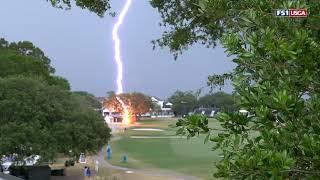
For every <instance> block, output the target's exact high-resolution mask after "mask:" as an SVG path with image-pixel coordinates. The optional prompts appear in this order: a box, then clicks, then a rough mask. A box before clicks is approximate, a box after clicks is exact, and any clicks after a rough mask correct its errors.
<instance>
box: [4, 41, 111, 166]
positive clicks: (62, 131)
mask: <svg viewBox="0 0 320 180" xmlns="http://www.w3.org/2000/svg"><path fill="white" fill-rule="evenodd" d="M0 42H2V43H0V44H2V45H1V47H2V48H1V49H0V51H1V54H0V87H1V88H0V124H1V126H0V132H1V133H0V154H1V155H9V154H14V153H15V154H17V155H18V158H19V159H23V158H25V157H27V156H30V155H35V154H36V155H40V156H41V157H42V158H43V160H54V158H55V157H56V155H57V154H58V153H64V154H66V155H70V156H78V155H79V153H80V152H88V153H94V152H96V151H98V150H99V149H100V148H101V147H102V145H104V144H106V143H107V141H108V140H109V138H110V129H109V128H108V127H107V126H106V125H105V123H104V121H103V118H102V117H101V115H100V114H99V113H97V112H95V111H94V110H93V109H92V108H91V107H89V106H88V105H87V103H88V102H87V99H85V98H83V96H81V95H75V94H72V93H71V92H70V90H69V89H70V86H69V83H68V81H67V80H65V79H63V78H60V77H57V76H53V75H52V72H51V66H50V65H48V64H47V63H48V59H46V58H45V57H46V56H45V55H44V54H42V53H41V52H42V51H41V50H40V49H38V48H35V47H34V46H33V45H32V43H27V42H25V43H23V44H27V46H26V48H22V47H21V48H20V45H19V46H10V45H8V44H9V43H6V41H5V40H3V39H2V40H0ZM3 44H7V46H4V45H3ZM11 44H14V43H11ZM17 44H19V43H17ZM12 47H15V48H12ZM17 47H19V48H17ZM28 48H29V49H38V50H36V51H37V52H38V53H36V54H37V55H36V54H33V55H31V54H32V53H31V51H29V50H26V49H28ZM17 49H24V51H22V50H19V51H18V50H17ZM22 52H25V53H22ZM30 53H31V54H30ZM41 54H42V55H41Z"/></svg>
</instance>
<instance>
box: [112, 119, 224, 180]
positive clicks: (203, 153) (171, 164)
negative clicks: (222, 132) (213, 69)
mask: <svg viewBox="0 0 320 180" xmlns="http://www.w3.org/2000/svg"><path fill="white" fill-rule="evenodd" d="M210 121H212V120H210ZM140 123H141V124H140V125H139V127H150V128H161V129H165V131H162V132H153V131H151V132H150V131H133V130H130V129H129V130H127V131H126V132H125V134H119V135H120V136H121V137H122V138H121V139H120V140H116V141H113V142H112V143H111V147H112V152H113V154H112V156H113V157H112V159H111V160H110V162H111V163H112V164H114V165H119V166H123V167H132V168H140V169H148V168H149V169H154V168H160V169H163V170H170V171H175V172H179V173H183V174H187V175H193V176H198V177H201V178H204V179H210V177H212V173H213V172H212V170H213V168H214V166H213V163H214V162H216V161H218V159H219V157H218V154H217V152H213V151H211V146H212V144H210V143H209V144H204V136H199V137H195V138H192V139H189V140H187V139H185V138H174V139H173V138H163V139H132V138H130V136H132V135H134V136H167V135H174V134H175V129H172V128H170V127H168V125H169V124H174V123H175V121H174V120H170V121H165V120H158V121H157V120H145V121H143V122H140ZM135 128H137V127H135ZM124 154H127V155H128V160H129V162H128V163H122V162H120V160H121V157H122V156H123V155H124Z"/></svg>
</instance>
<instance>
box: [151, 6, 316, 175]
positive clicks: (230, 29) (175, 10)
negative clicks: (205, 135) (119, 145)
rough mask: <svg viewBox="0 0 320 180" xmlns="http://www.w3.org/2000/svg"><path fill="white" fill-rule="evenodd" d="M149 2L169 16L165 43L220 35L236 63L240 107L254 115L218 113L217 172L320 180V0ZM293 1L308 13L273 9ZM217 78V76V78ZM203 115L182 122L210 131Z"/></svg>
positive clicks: (179, 45)
mask: <svg viewBox="0 0 320 180" xmlns="http://www.w3.org/2000/svg"><path fill="white" fill-rule="evenodd" d="M151 2H152V5H153V6H154V7H157V8H158V10H159V11H160V13H161V14H162V15H163V18H164V22H165V23H166V24H168V25H171V27H172V29H171V30H172V31H170V32H167V33H165V34H164V37H163V39H162V40H161V41H158V43H159V45H160V46H167V45H168V46H169V47H170V48H171V49H172V50H173V52H177V51H179V50H181V49H184V48H186V46H187V45H191V44H192V43H194V42H197V41H200V40H201V41H203V42H204V43H206V44H209V45H210V44H214V42H216V40H219V41H220V42H221V43H222V44H223V46H224V48H226V52H227V53H228V55H230V56H232V57H233V61H234V62H235V63H236V64H237V67H236V68H235V70H234V72H232V73H231V74H232V78H231V79H232V81H233V85H234V88H235V91H236V93H237V95H238V96H239V99H240V101H239V107H241V108H244V109H246V110H248V111H249V112H250V113H251V114H254V116H250V117H246V116H243V115H242V114H238V113H221V114H220V115H219V116H218V117H217V119H218V120H219V121H220V122H221V125H222V127H223V128H224V131H221V132H220V133H219V135H218V136H212V137H210V138H209V139H210V140H211V141H213V142H215V149H217V148H219V149H221V150H222V157H223V159H222V161H221V162H219V163H217V165H216V167H217V168H218V171H217V173H215V176H217V177H228V178H231V179H318V178H319V176H320V164H319V157H318V154H319V152H320V151H319V149H320V145H319V143H318V142H319V140H320V134H319V133H320V131H319V130H320V126H319V117H320V116H319V110H320V99H319V90H320V86H319V85H320V78H319V67H320V64H319V61H318V57H319V55H320V51H319V47H320V36H319V34H320V27H319V26H318V25H319V24H320V14H319V13H318V12H319V10H320V3H318V2H317V1H306V0H295V1H290V0H287V1H276V0H272V1H270V0H259V1H258V0H243V1H233V0H226V1H220V0H194V1H190V0H183V1H176V0H166V1H158V0H153V1H151ZM292 7H294V8H307V9H308V12H309V15H308V18H276V17H274V10H275V9H282V8H283V9H290V8H292ZM181 28H182V29H186V30H187V32H183V34H185V35H187V36H184V38H182V39H177V38H175V37H177V36H178V35H177V34H180V35H181V31H180V29H181ZM172 35H175V36H172ZM203 36H205V37H207V39H203V38H202V37H203ZM208 39H209V40H208ZM172 45H174V46H172ZM225 77H227V78H229V79H230V77H231V76H229V75H227V76H225ZM213 80H214V81H213V83H215V82H217V81H216V80H217V78H216V76H214V79H213ZM218 80H219V79H218ZM219 82H222V81H221V79H220V80H219ZM213 85H216V84H213ZM202 120H203V117H197V118H195V117H188V118H186V119H184V120H181V121H182V122H185V123H180V124H178V126H181V127H183V128H184V129H188V126H185V125H188V124H190V123H191V122H193V121H195V122H193V123H195V124H196V126H192V127H191V129H192V130H191V133H189V134H191V135H194V134H197V132H201V131H203V130H205V129H206V126H204V127H201V126H197V123H198V122H201V121H202ZM189 128H190V127H189ZM187 132H189V131H187Z"/></svg>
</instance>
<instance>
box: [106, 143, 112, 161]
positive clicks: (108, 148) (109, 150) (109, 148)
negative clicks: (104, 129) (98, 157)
mask: <svg viewBox="0 0 320 180" xmlns="http://www.w3.org/2000/svg"><path fill="white" fill-rule="evenodd" d="M107 153H108V155H107V156H108V159H111V147H110V144H108V147H107Z"/></svg>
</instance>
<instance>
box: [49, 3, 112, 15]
mask: <svg viewBox="0 0 320 180" xmlns="http://www.w3.org/2000/svg"><path fill="white" fill-rule="evenodd" d="M47 1H50V2H51V5H52V6H53V7H57V8H63V9H70V8H71V7H72V5H73V4H75V5H76V6H78V7H80V8H82V9H88V10H89V11H92V12H94V13H96V14H97V15H98V16H104V14H105V12H106V11H108V10H110V8H111V7H110V3H109V0H90V1H88V0H47Z"/></svg>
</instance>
